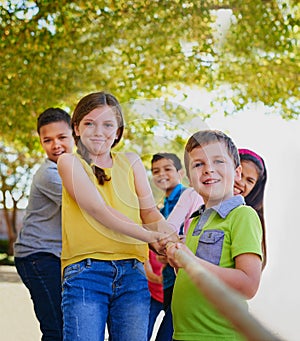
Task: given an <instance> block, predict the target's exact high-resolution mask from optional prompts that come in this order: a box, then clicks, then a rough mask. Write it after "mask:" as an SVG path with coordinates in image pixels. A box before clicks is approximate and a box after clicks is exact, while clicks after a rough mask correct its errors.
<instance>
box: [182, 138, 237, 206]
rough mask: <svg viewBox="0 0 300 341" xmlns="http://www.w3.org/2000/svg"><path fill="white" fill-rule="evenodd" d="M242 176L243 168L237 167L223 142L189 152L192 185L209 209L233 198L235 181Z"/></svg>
mask: <svg viewBox="0 0 300 341" xmlns="http://www.w3.org/2000/svg"><path fill="white" fill-rule="evenodd" d="M240 174H241V166H238V167H237V168H236V167H235V165H234V162H233V160H232V158H231V157H230V156H229V154H228V152H227V149H226V147H225V145H224V144H223V143H221V142H214V143H209V144H207V145H204V146H203V147H196V148H194V149H193V150H192V151H191V152H189V178H190V183H191V185H192V186H193V187H194V189H195V190H196V191H197V192H198V193H199V194H200V195H201V196H202V198H203V200H204V203H205V206H206V207H207V208H208V207H211V206H214V205H218V204H219V203H220V202H221V201H224V200H226V199H229V198H230V197H232V196H233V184H234V180H235V179H238V178H240Z"/></svg>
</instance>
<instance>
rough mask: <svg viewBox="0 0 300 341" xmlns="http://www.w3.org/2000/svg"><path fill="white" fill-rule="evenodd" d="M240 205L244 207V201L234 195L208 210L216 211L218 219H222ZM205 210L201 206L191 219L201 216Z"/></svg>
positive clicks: (203, 206)
mask: <svg viewBox="0 0 300 341" xmlns="http://www.w3.org/2000/svg"><path fill="white" fill-rule="evenodd" d="M240 205H245V199H244V197H243V196H241V195H235V196H233V197H231V198H229V199H227V200H225V201H222V202H221V203H220V204H219V205H216V206H212V207H210V208H209V209H210V210H214V211H216V212H217V213H218V214H219V215H220V217H221V218H223V219H224V218H226V216H227V215H228V214H229V213H230V212H231V211H232V210H233V209H235V208H236V207H238V206H240ZM209 209H207V210H209ZM205 210H206V209H205V205H202V206H201V207H200V209H198V210H197V211H195V212H194V213H193V214H192V215H191V218H194V217H197V216H199V215H201V214H202V213H203V212H204V211H205Z"/></svg>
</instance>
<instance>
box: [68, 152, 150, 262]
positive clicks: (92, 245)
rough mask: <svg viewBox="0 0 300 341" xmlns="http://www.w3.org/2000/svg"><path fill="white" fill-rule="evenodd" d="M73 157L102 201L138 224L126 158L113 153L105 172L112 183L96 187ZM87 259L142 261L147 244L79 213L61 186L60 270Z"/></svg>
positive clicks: (95, 182) (129, 169)
mask: <svg viewBox="0 0 300 341" xmlns="http://www.w3.org/2000/svg"><path fill="white" fill-rule="evenodd" d="M75 155H76V157H78V159H79V160H80V162H81V163H82V165H83V167H84V169H85V171H86V172H87V174H88V176H89V178H90V179H91V181H93V183H94V184H95V186H96V187H97V189H98V191H99V192H100V194H101V196H102V197H103V199H104V200H105V202H106V203H107V204H108V205H109V206H111V207H113V208H114V209H116V210H118V211H119V212H121V213H123V214H124V215H126V216H127V217H128V218H130V219H131V220H133V221H134V222H136V223H137V224H141V219H140V210H139V201H138V197H137V194H136V191H135V185H134V175H133V171H132V167H131V165H130V162H129V160H128V159H127V157H126V155H125V154H124V153H113V154H112V157H113V167H112V168H105V169H104V170H105V173H106V174H107V175H108V176H109V177H110V178H111V180H110V181H105V183H104V185H99V184H98V182H97V179H96V177H95V175H94V173H93V171H92V168H91V167H90V165H88V164H87V163H86V162H85V161H84V160H83V159H82V158H81V157H80V156H79V155H78V154H75ZM141 228H142V227H141ZM86 258H93V259H97V260H121V259H129V258H136V259H138V260H139V261H141V262H144V261H145V260H146V259H147V258H148V245H147V244H146V243H144V242H142V241H139V240H136V239H134V238H131V237H128V236H126V235H124V234H122V233H117V232H114V231H112V230H110V229H109V228H106V227H105V226H103V225H101V224H100V223H99V222H97V221H96V220H95V219H94V218H92V217H91V216H90V215H88V214H87V213H86V212H85V211H84V210H82V209H81V208H80V207H79V206H78V205H77V203H76V202H75V201H74V200H73V199H72V197H71V196H70V195H69V193H68V192H67V191H66V190H65V188H64V187H63V191H62V255H61V260H62V268H64V267H66V266H67V265H69V264H73V263H76V262H78V261H81V260H83V259H86Z"/></svg>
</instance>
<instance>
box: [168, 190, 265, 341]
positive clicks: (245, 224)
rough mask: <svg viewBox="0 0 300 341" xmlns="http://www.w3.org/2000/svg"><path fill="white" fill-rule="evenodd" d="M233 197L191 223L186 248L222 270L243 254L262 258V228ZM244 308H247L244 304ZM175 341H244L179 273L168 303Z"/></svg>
mask: <svg viewBox="0 0 300 341" xmlns="http://www.w3.org/2000/svg"><path fill="white" fill-rule="evenodd" d="M239 197H240V196H238V197H233V198H231V199H229V200H227V201H225V202H223V203H222V204H221V205H220V206H219V207H214V208H210V209H207V210H205V211H204V212H203V213H202V214H201V217H196V218H194V219H193V221H192V223H191V226H190V228H189V230H188V233H187V237H186V244H187V246H188V247H189V248H190V249H191V250H192V251H193V253H194V254H196V255H197V256H198V257H200V258H202V259H205V260H207V261H209V262H211V263H214V264H217V265H220V266H221V267H224V268H234V267H235V263H234V258H235V257H236V256H238V255H240V254H243V253H255V254H258V255H260V256H262V250H261V240H262V227H261V224H260V220H259V218H258V215H257V213H256V212H255V210H254V209H252V208H251V207H249V206H245V205H241V203H243V201H242V199H241V198H239ZM245 304H247V303H246V302H245ZM172 313H173V324H174V335H173V338H174V339H175V340H192V341H195V340H205V341H216V340H220V341H221V340H222V341H224V340H244V338H243V337H242V336H241V335H239V334H237V333H236V331H235V330H234V329H233V327H232V326H231V325H230V323H229V322H228V321H227V320H226V319H225V318H224V317H223V316H221V315H220V314H219V313H218V312H217V310H216V309H215V308H214V307H213V306H212V304H210V302H208V301H207V299H206V298H205V297H204V296H203V295H202V294H201V293H200V291H199V289H198V288H197V287H196V286H195V285H194V283H193V282H192V281H191V279H190V277H189V276H188V274H187V273H186V272H185V271H184V270H183V269H179V272H178V275H177V278H176V282H175V287H174V292H173V299H172Z"/></svg>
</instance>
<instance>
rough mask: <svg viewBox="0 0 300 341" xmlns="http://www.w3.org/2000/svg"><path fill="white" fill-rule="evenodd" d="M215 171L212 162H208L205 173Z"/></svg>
mask: <svg viewBox="0 0 300 341" xmlns="http://www.w3.org/2000/svg"><path fill="white" fill-rule="evenodd" d="M213 172H214V167H213V165H212V164H207V165H205V166H204V173H206V174H208V173H213Z"/></svg>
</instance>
